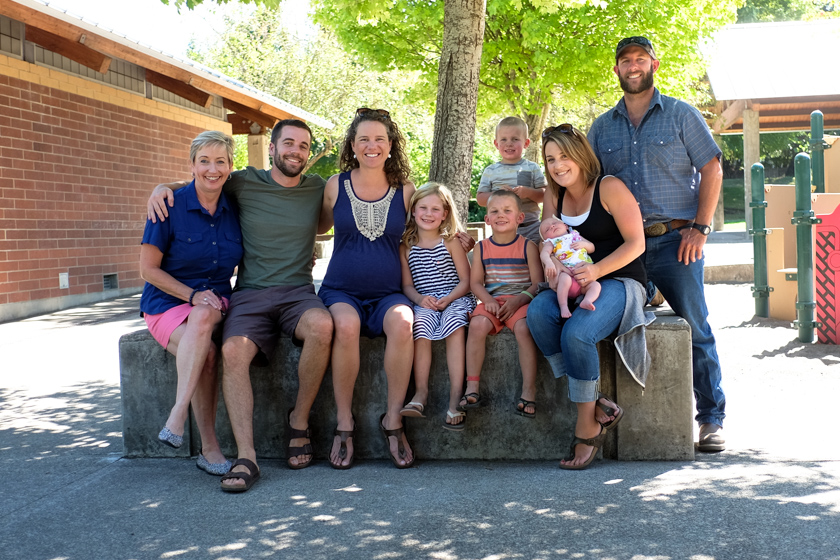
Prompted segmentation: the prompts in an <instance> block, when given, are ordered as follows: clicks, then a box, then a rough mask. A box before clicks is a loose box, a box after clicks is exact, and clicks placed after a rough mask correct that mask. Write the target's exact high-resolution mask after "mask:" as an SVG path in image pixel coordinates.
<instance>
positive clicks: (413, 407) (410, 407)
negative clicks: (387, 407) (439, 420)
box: [400, 401, 426, 418]
mask: <svg viewBox="0 0 840 560" xmlns="http://www.w3.org/2000/svg"><path fill="white" fill-rule="evenodd" d="M424 410H426V405H424V404H423V403H421V402H417V401H411V402H410V403H408V404H407V405H405V406H404V407H402V410H400V416H405V417H406V418H425V417H426V415H425V414H423V411H424Z"/></svg>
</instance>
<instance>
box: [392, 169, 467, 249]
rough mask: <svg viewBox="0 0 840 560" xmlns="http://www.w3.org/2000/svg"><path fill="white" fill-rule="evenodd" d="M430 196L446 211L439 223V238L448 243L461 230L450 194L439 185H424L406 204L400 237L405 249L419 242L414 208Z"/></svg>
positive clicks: (456, 210) (456, 209)
mask: <svg viewBox="0 0 840 560" xmlns="http://www.w3.org/2000/svg"><path fill="white" fill-rule="evenodd" d="M430 195H436V196H437V197H438V198H439V199H440V201H441V202H442V203H443V209H444V210H445V211H446V217H445V218H444V219H443V222H441V224H440V229H439V231H440V236H441V237H443V239H444V241H449V240H450V239H452V238H453V237H455V234H456V233H458V232H459V231H460V230H461V220H460V219H459V218H458V208H457V207H456V206H455V200H454V199H453V198H452V192H451V191H450V190H449V189H447V188H446V187H445V186H444V185H441V184H440V183H425V184H423V185H421V186H420V187H419V188H418V189H417V190H416V191H414V194H413V195H411V201H410V202H409V203H408V212H407V216H406V220H405V232H404V233H403V236H402V242H403V243H405V245H406V246H407V247H413V246H415V245H417V242H418V241H419V235H418V233H417V221H416V220H415V219H414V207H415V206H417V203H418V202H419V201H420V200H421V199H423V198H426V197H427V196H430Z"/></svg>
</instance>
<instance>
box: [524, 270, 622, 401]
mask: <svg viewBox="0 0 840 560" xmlns="http://www.w3.org/2000/svg"><path fill="white" fill-rule="evenodd" d="M600 282H601V295H600V296H598V299H597V300H595V311H588V310H586V309H581V308H579V307H578V308H577V309H575V310H574V311H573V312H572V316H571V318H569V319H563V318H562V317H561V316H560V307H559V306H558V305H557V292H555V291H554V290H543V291H541V292H540V293H539V295H537V297H535V298H534V301H532V302H531V304H530V305H529V306H528V316H527V321H528V329H529V330H530V331H531V336H532V337H533V338H534V342H536V343H537V347H538V348H539V349H540V351H541V352H542V353H543V355H545V358H546V360H548V363H549V365H551V369H552V370H553V371H554V376H555V377H562V376H564V375H568V378H569V400H571V401H572V402H592V401H594V400H595V398H596V396H597V394H598V379H599V377H600V374H601V368H600V362H599V360H598V349H597V347H596V344H597V343H598V342H599V341H601V340H603V339H605V338H606V337H608V336H609V335H611V334H613V333H614V332H616V331H617V330H618V325H619V324H620V323H621V317H622V315H624V301H625V290H624V284H623V283H622V282H621V281H619V280H601V281H600Z"/></svg>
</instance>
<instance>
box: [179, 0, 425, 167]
mask: <svg viewBox="0 0 840 560" xmlns="http://www.w3.org/2000/svg"><path fill="white" fill-rule="evenodd" d="M189 56H190V58H192V59H193V60H196V61H198V62H201V63H202V64H205V65H207V66H210V67H212V68H216V69H218V70H219V71H221V72H223V73H224V74H227V75H228V76H231V77H234V78H237V79H239V80H241V81H243V82H245V83H247V84H249V85H251V86H253V87H255V88H257V89H259V90H262V91H265V92H267V93H270V94H271V95H273V96H275V97H277V98H279V99H282V100H284V101H287V102H289V103H291V104H292V105H295V106H297V107H301V108H302V109H305V110H307V111H309V112H311V113H314V114H317V115H319V116H322V117H325V118H327V119H329V120H330V121H332V122H333V123H335V124H336V127H335V128H334V129H331V130H326V129H320V128H317V127H315V128H314V129H313V132H314V133H315V138H314V139H313V158H312V160H311V163H310V166H311V170H312V171H313V172H317V173H319V174H321V175H323V176H329V175H331V174H333V173H335V172H336V171H337V167H336V153H337V149H338V147H339V146H340V145H341V142H342V141H343V138H344V131H345V129H346V127H347V125H348V124H349V123H350V120H351V119H352V117H353V115H354V113H355V111H356V109H357V108H359V107H375V108H380V107H383V108H387V109H388V110H389V111H391V114H392V116H393V117H394V120H395V121H396V122H398V123H399V124H400V127H401V128H402V129H403V132H404V133H405V135H406V137H407V140H408V146H409V149H410V153H409V159H410V161H411V164H412V170H413V176H414V179H415V180H416V181H423V180H425V177H426V174H427V173H428V168H429V157H430V155H429V154H430V153H431V149H432V128H433V124H434V117H433V115H432V114H431V111H430V106H428V105H426V106H419V107H417V106H412V105H406V104H405V102H404V98H405V95H406V93H407V92H409V93H410V92H411V91H412V90H413V88H414V87H415V86H416V82H417V81H418V73H417V72H405V71H401V70H396V69H391V70H387V71H384V72H380V71H376V70H372V69H370V68H368V67H367V66H366V65H364V64H362V63H360V62H358V61H355V60H354V59H353V58H352V57H351V56H350V55H348V54H347V53H346V52H345V51H344V50H343V49H342V48H341V47H340V45H338V42H337V40H336V38H335V36H334V34H333V33H332V32H331V31H330V30H327V29H322V28H319V27H315V26H310V27H307V28H305V29H289V28H288V27H286V26H284V24H283V12H282V6H281V7H280V8H278V9H268V8H263V7H260V8H257V9H256V10H254V9H243V10H241V11H240V12H238V13H237V14H236V15H235V16H233V17H228V18H226V20H225V29H224V31H223V32H222V34H221V36H220V37H219V38H218V40H217V41H215V42H214V43H213V44H210V45H196V44H193V45H192V46H191V49H190V53H189Z"/></svg>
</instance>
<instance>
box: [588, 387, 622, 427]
mask: <svg viewBox="0 0 840 560" xmlns="http://www.w3.org/2000/svg"><path fill="white" fill-rule="evenodd" d="M601 399H607V400H608V401H610V402H612V403H613V404H614V405H615V409H614V408H612V407H611V406H607V405H605V404H602V403H601ZM595 405H596V406H597V407H598V408H600V409H601V410H603V411H604V414H606V415H607V416H615V418H613V419H612V420H610V421H609V422H607V423H605V424H601V425H602V426H603V427H604V429H605V430H612V429H613V428H615V427H616V426H617V425H618V422H619V420H621V419H622V418H624V409H623V408H621V407H620V406H618V404H617V403H616V402H615V401H613V400H612V399H611V398H609V397H608V396H607V395H605V394H604V393H598V397H597V398H596V399H595ZM616 409H618V410H616Z"/></svg>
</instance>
